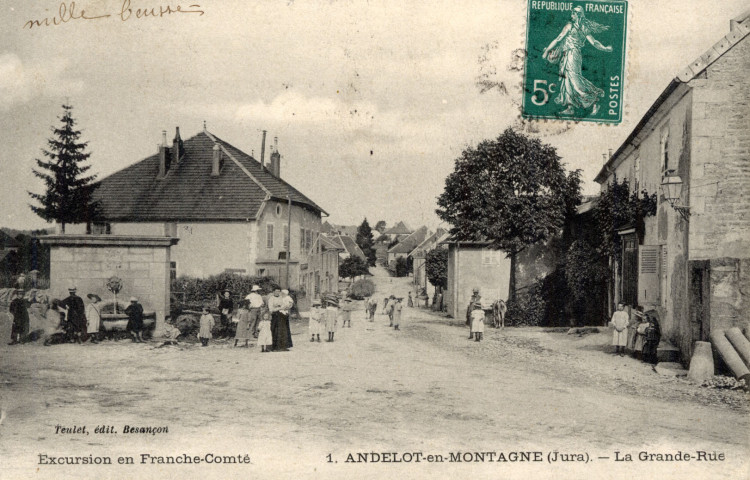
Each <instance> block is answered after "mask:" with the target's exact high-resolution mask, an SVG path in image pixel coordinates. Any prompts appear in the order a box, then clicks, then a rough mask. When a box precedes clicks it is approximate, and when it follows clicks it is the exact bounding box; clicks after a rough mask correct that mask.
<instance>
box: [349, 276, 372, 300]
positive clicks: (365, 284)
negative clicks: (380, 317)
mask: <svg viewBox="0 0 750 480" xmlns="http://www.w3.org/2000/svg"><path fill="white" fill-rule="evenodd" d="M374 293H375V284H374V283H372V280H368V279H366V278H365V279H362V280H357V281H356V282H354V283H353V284H352V287H351V288H350V289H349V296H350V297H351V298H353V299H355V300H362V299H363V298H365V297H371V296H372V295H373V294H374Z"/></svg>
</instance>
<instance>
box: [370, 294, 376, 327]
mask: <svg viewBox="0 0 750 480" xmlns="http://www.w3.org/2000/svg"><path fill="white" fill-rule="evenodd" d="M368 303H369V305H368V308H369V310H370V321H371V322H374V321H375V310H377V309H378V301H377V300H375V297H370V300H369V302H368Z"/></svg>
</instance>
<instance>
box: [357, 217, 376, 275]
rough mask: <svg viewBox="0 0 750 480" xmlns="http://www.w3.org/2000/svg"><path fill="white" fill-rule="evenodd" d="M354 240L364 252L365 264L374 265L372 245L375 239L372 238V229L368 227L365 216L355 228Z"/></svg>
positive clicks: (374, 256)
mask: <svg viewBox="0 0 750 480" xmlns="http://www.w3.org/2000/svg"><path fill="white" fill-rule="evenodd" d="M355 242H356V243H357V245H358V246H359V248H360V249H361V250H362V252H363V253H364V254H365V257H367V264H368V265H369V266H371V267H374V266H375V259H376V254H375V249H374V248H373V245H374V243H375V240H374V239H373V235H372V229H371V228H370V224H369V223H368V222H367V219H366V218H365V219H364V221H363V222H362V224H361V225H360V226H359V227H358V228H357V238H356V239H355Z"/></svg>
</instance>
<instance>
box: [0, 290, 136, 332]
mask: <svg viewBox="0 0 750 480" xmlns="http://www.w3.org/2000/svg"><path fill="white" fill-rule="evenodd" d="M86 297H87V298H88V303H85V302H84V300H83V299H82V298H81V297H80V296H78V294H77V288H76V287H75V286H71V287H69V288H68V296H67V297H65V298H64V299H62V300H59V299H51V298H49V297H48V296H47V295H44V294H37V292H33V295H31V294H30V293H29V292H27V291H25V290H23V289H13V293H12V299H11V301H10V304H9V306H8V313H9V314H10V316H11V317H12V323H11V332H10V342H9V345H17V344H21V343H28V342H34V341H38V340H43V342H44V345H52V344H56V343H78V344H83V343H86V342H90V343H99V341H100V340H102V338H103V332H104V329H103V324H102V312H101V301H102V299H101V297H100V296H99V295H97V294H96V293H89V294H88V295H86ZM30 311H31V312H32V313H31V314H30ZM124 313H125V314H126V315H127V317H128V323H127V326H126V330H127V331H128V332H129V333H130V335H131V336H132V338H133V341H134V342H143V336H142V335H143V334H142V332H143V330H144V318H143V307H142V306H141V304H140V303H138V299H137V298H135V297H131V299H130V305H128V306H127V307H126V308H125V311H124ZM32 319H33V320H34V321H33V322H32Z"/></svg>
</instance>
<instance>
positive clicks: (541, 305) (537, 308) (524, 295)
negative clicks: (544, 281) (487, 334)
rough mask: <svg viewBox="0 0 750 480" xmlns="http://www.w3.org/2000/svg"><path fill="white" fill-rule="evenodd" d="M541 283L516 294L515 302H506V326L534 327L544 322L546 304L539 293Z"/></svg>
mask: <svg viewBox="0 0 750 480" xmlns="http://www.w3.org/2000/svg"><path fill="white" fill-rule="evenodd" d="M541 290H542V289H541V282H536V283H534V284H533V285H531V286H530V287H529V288H528V289H525V290H522V291H518V292H516V300H515V301H509V302H508V311H507V313H506V319H507V320H506V325H508V324H510V325H512V326H515V327H519V326H529V327H536V326H538V325H541V324H542V322H543V321H544V315H545V311H546V309H547V302H545V301H544V297H543V296H542V292H541Z"/></svg>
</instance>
